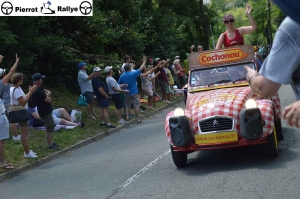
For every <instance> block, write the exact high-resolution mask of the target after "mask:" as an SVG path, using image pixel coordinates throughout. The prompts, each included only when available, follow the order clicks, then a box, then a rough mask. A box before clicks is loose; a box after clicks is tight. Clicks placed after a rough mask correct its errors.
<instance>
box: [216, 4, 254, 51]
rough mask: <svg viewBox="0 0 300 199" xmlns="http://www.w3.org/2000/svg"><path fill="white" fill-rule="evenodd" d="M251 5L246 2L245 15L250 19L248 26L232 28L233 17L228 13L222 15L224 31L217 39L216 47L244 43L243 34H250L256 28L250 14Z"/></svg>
mask: <svg viewBox="0 0 300 199" xmlns="http://www.w3.org/2000/svg"><path fill="white" fill-rule="evenodd" d="M251 10H252V7H251V6H250V5H249V4H247V5H246V11H245V12H246V15H247V17H248V19H249V21H250V24H251V25H250V26H243V27H240V28H234V17H233V16H232V15H230V14H227V15H225V16H224V17H223V22H224V25H225V27H226V31H225V32H224V33H222V34H221V35H220V37H219V39H218V42H217V45H216V49H220V48H222V46H223V45H224V47H230V46H236V45H244V37H243V36H244V35H245V34H250V33H252V32H253V31H255V30H256V28H257V24H256V22H255V21H254V19H253V17H252V16H251Z"/></svg>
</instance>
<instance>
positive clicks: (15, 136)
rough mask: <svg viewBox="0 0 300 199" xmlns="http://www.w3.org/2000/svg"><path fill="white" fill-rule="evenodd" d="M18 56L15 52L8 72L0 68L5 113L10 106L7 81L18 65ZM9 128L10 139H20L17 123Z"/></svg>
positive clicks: (1, 57)
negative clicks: (13, 62)
mask: <svg viewBox="0 0 300 199" xmlns="http://www.w3.org/2000/svg"><path fill="white" fill-rule="evenodd" d="M3 58H4V56H2V55H0V63H1V62H2V60H3ZM19 60H20V58H19V57H18V55H17V54H16V62H15V64H14V65H13V66H12V67H11V69H10V70H9V72H8V73H6V69H2V68H0V83H1V84H2V86H1V91H0V95H1V98H2V101H3V104H4V107H5V111H6V113H8V108H9V106H10V101H11V100H10V87H11V84H10V83H9V80H10V79H11V76H12V75H13V74H14V73H15V71H16V68H17V66H18V63H19ZM10 130H11V132H12V134H13V136H12V139H13V140H15V141H19V140H20V139H21V136H20V135H19V134H18V130H17V125H16V124H14V123H11V124H10Z"/></svg>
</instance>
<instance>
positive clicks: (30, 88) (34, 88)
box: [29, 85, 37, 94]
mask: <svg viewBox="0 0 300 199" xmlns="http://www.w3.org/2000/svg"><path fill="white" fill-rule="evenodd" d="M36 89H37V86H36V85H34V86H29V93H31V94H32V93H34V92H35V91H36Z"/></svg>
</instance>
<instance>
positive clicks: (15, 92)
mask: <svg viewBox="0 0 300 199" xmlns="http://www.w3.org/2000/svg"><path fill="white" fill-rule="evenodd" d="M11 83H12V87H10V98H11V101H12V104H15V105H22V106H26V105H27V102H28V100H29V98H30V96H31V95H33V93H34V92H35V91H36V90H37V86H32V87H29V92H28V93H27V94H26V95H25V93H24V92H23V90H22V88H21V87H20V86H21V84H22V83H23V74H22V73H14V74H13V75H12V77H11ZM19 126H20V129H21V143H22V145H23V148H24V157H25V158H37V157H38V156H37V154H36V153H35V152H33V151H32V150H30V149H29V146H28V131H29V130H28V129H29V128H28V121H25V122H19Z"/></svg>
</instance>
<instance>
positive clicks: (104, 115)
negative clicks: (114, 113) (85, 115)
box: [92, 67, 116, 128]
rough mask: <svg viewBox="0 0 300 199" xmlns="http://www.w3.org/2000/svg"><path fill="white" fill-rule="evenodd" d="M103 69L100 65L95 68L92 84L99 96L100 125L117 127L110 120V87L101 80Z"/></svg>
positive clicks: (96, 94)
mask: <svg viewBox="0 0 300 199" xmlns="http://www.w3.org/2000/svg"><path fill="white" fill-rule="evenodd" d="M100 77H101V69H100V68H99V67H95V68H94V77H93V79H92V85H93V90H94V94H95V96H96V97H97V104H98V106H99V107H100V122H101V123H100V125H101V126H106V127H107V128H116V126H114V125H112V124H111V123H110V121H109V115H108V107H109V98H108V89H107V87H106V85H105V84H104V83H103V82H102V81H101V79H100Z"/></svg>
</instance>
